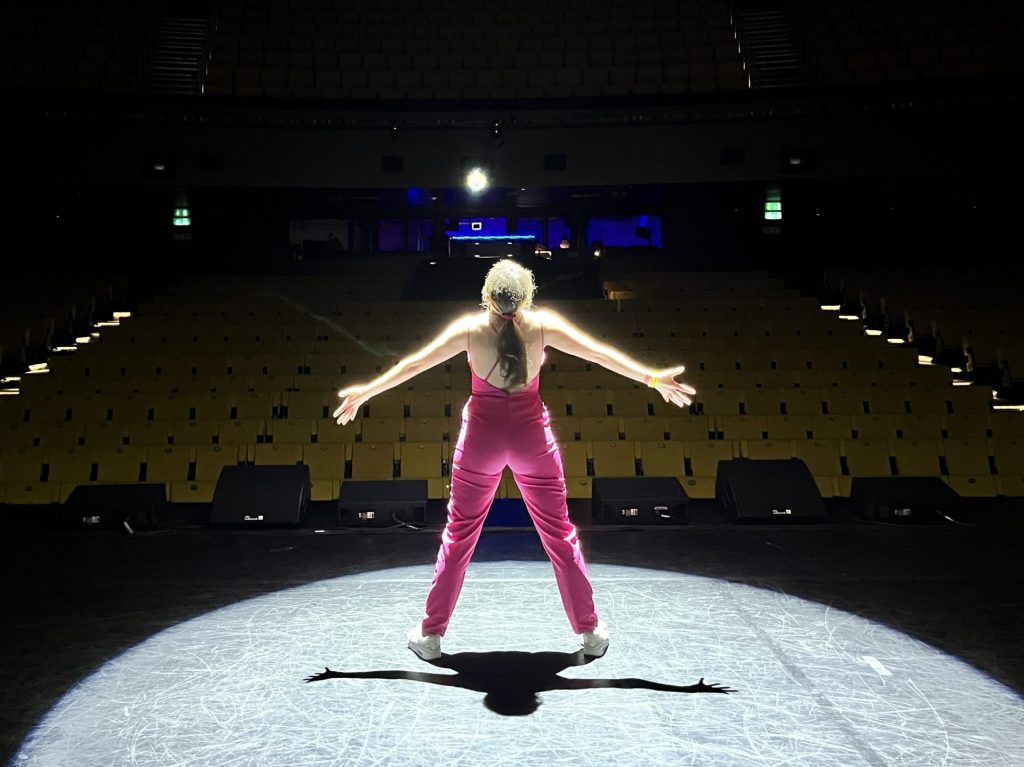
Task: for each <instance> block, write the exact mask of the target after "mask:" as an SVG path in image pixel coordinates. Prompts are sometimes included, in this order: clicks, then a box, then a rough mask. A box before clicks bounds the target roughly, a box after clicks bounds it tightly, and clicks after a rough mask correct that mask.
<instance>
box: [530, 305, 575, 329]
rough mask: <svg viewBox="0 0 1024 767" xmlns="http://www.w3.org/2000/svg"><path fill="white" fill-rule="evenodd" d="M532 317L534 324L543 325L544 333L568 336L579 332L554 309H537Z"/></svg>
mask: <svg viewBox="0 0 1024 767" xmlns="http://www.w3.org/2000/svg"><path fill="white" fill-rule="evenodd" d="M533 315H534V317H535V318H536V319H535V321H536V322H538V323H541V324H543V325H544V330H545V331H548V332H552V333H564V334H570V335H571V334H574V333H578V332H579V328H577V327H576V326H575V325H573V323H572V322H570V321H569V320H568V319H566V318H565V317H564V316H563V315H561V314H559V313H558V312H556V311H555V310H554V309H548V308H544V309H537V310H535V311H534V312H533Z"/></svg>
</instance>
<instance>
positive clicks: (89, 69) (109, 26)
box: [0, 0, 151, 92]
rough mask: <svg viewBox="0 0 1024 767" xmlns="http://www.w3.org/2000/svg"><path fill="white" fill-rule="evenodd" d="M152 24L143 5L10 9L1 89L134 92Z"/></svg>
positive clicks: (117, 1) (4, 15)
mask: <svg viewBox="0 0 1024 767" xmlns="http://www.w3.org/2000/svg"><path fill="white" fill-rule="evenodd" d="M150 24H151V15H150V11H149V9H148V8H147V6H146V4H144V3H131V2H127V1H126V0H124V1H122V0H109V1H108V2H104V3H88V4H83V5H76V4H71V3H61V4H59V5H54V4H52V3H44V4H31V3H29V4H26V3H6V4H4V6H3V8H2V9H0V40H2V46H0V47H2V50H3V53H2V54H0V56H2V58H0V83H2V84H3V85H5V86H13V87H20V88H47V89H60V90H63V89H67V88H76V89H78V88H80V89H86V90H109V91H122V92H125V91H135V90H138V88H139V83H140V77H139V75H140V70H139V62H140V60H141V57H142V52H143V46H144V45H145V43H146V38H147V35H146V31H147V29H148V28H149V25H150Z"/></svg>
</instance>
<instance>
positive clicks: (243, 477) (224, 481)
mask: <svg viewBox="0 0 1024 767" xmlns="http://www.w3.org/2000/svg"><path fill="white" fill-rule="evenodd" d="M311 487H312V483H311V482H310V480H309V467H307V466H303V465H301V464H296V465H293V466H225V467H224V468H223V469H222V470H221V473H220V478H219V479H218V480H217V487H216V489H215V490H214V491H213V508H212V510H211V511H210V527H244V528H252V529H260V528H268V527H301V526H302V520H303V518H304V517H305V514H306V511H307V510H308V508H309V494H310V489H311Z"/></svg>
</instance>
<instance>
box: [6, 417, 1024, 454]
mask: <svg viewBox="0 0 1024 767" xmlns="http://www.w3.org/2000/svg"><path fill="white" fill-rule="evenodd" d="M551 423H552V429H553V431H554V433H555V435H556V436H557V437H558V438H559V439H561V440H564V441H588V440H595V439H596V440H608V441H613V440H625V441H630V440H690V439H726V440H737V439H744V440H747V439H749V440H803V439H984V438H989V437H992V438H995V439H1016V438H1019V437H1024V426H1022V424H1024V420H1022V419H1020V418H1017V417H1014V416H1013V415H1011V414H1005V413H1000V414H992V415H990V414H988V413H971V414H958V415H957V414H946V415H938V414H916V415H884V414H883V415H863V416H854V415H830V416H821V415H792V416H758V415H749V416H747V415H717V416H705V415H688V414H679V415H664V416H654V415H633V416H568V415H558V416H552V421H551ZM460 424H461V412H460V411H456V412H454V413H452V414H451V415H439V416H406V417H403V416H377V417H370V416H364V417H361V418H359V419H357V420H356V422H355V423H354V424H353V425H346V426H339V425H338V424H337V423H335V421H334V420H333V419H331V418H321V417H313V418H302V417H295V418H274V419H259V418H227V419H212V418H211V419H206V420H195V419H177V420H175V419H169V418H157V419H149V420H129V421H109V420H96V421H57V420H36V421H19V422H11V423H7V424H5V425H4V426H3V428H0V447H77V446H89V447H116V446H118V445H135V446H147V447H152V446H161V445H211V444H221V445H227V444H234V445H240V444H263V443H267V444H280V443H292V444H323V443H331V444H339V443H353V442H449V441H454V440H455V439H456V438H457V436H458V433H459V428H460Z"/></svg>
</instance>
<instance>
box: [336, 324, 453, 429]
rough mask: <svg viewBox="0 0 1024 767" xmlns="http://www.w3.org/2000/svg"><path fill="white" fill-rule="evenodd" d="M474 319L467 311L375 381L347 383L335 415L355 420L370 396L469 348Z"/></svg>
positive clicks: (339, 418) (338, 417)
mask: <svg viewBox="0 0 1024 767" xmlns="http://www.w3.org/2000/svg"><path fill="white" fill-rule="evenodd" d="M472 320H473V315H470V314H464V315H463V316H461V317H459V318H458V319H457V320H455V322H453V323H452V324H450V325H449V326H448V327H446V328H445V329H444V330H442V331H441V332H440V333H439V334H438V335H437V337H436V338H434V340H432V341H431V342H430V343H428V344H427V345H426V346H424V347H423V348H421V349H418V350H417V351H415V352H413V353H412V354H410V355H408V356H407V357H404V358H403V359H402V360H400V361H399V362H398V363H397V364H396V365H394V366H393V367H392V368H391V369H390V370H388V371H387V372H385V373H382V374H381V375H380V376H378V377H377V378H374V379H373V380H372V381H368V382H366V383H362V384H354V385H353V386H347V387H345V388H344V389H342V390H341V391H339V392H338V396H339V397H341V398H342V399H341V404H340V405H339V406H338V409H337V410H335V411H334V418H335V419H336V420H337V421H338V423H339V424H345V423H348V422H349V421H352V420H354V419H355V417H356V416H357V415H358V414H359V409H360V408H361V407H362V406H363V403H364V402H366V400H368V399H370V397H374V396H376V395H378V394H380V393H381V392H384V391H387V390H388V389H390V388H392V387H395V386H398V384H400V383H404V382H405V381H408V380H409V379H410V378H412V377H413V376H415V375H418V374H419V373H422V372H423V371H424V370H429V369H430V368H432V367H434V365H437V364H439V363H441V362H444V361H445V360H446V359H449V358H450V357H454V356H455V355H456V354H458V353H459V352H461V351H463V350H465V348H466V331H467V330H468V329H469V324H470V322H472Z"/></svg>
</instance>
